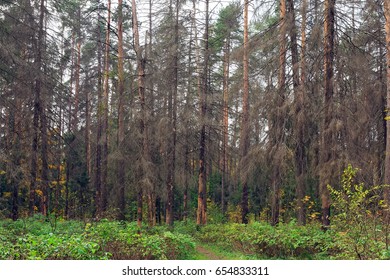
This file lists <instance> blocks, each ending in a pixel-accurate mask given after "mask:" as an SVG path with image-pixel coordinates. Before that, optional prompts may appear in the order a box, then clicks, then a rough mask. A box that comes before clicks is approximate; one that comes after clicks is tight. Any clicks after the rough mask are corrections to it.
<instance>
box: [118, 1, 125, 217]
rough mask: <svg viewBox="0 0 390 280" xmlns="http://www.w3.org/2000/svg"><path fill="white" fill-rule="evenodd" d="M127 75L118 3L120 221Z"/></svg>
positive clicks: (123, 193) (121, 5)
mask: <svg viewBox="0 0 390 280" xmlns="http://www.w3.org/2000/svg"><path fill="white" fill-rule="evenodd" d="M124 79H125V74H124V69H123V4H122V0H119V1H118V138H117V147H118V152H119V153H118V159H117V172H118V174H117V176H118V179H117V180H118V181H117V190H118V209H119V213H118V219H119V220H124V219H125V159H124V152H125V149H124V147H123V145H124V140H125V126H124V108H123V107H124V91H125V87H124V82H125V80H124Z"/></svg>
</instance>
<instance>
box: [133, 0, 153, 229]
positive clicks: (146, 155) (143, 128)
mask: <svg viewBox="0 0 390 280" xmlns="http://www.w3.org/2000/svg"><path fill="white" fill-rule="evenodd" d="M132 12H133V36H134V49H135V53H136V57H137V69H138V71H137V72H138V97H139V100H140V103H141V119H140V135H141V137H142V152H141V157H142V159H141V162H140V164H141V167H140V168H141V173H142V174H141V177H142V179H143V180H142V181H143V182H144V184H143V186H148V188H150V187H151V186H150V183H151V182H150V179H149V178H147V176H148V175H147V170H146V168H147V167H146V166H145V165H146V164H145V163H142V160H143V161H145V162H146V163H149V162H150V152H149V136H148V126H147V124H148V123H147V119H148V114H147V107H146V103H145V59H144V58H143V57H142V50H141V47H140V44H139V31H138V19H137V6H136V3H135V0H132ZM138 188H139V189H138V218H137V220H138V226H139V227H140V226H141V224H142V207H143V193H144V192H143V189H142V186H141V187H138Z"/></svg>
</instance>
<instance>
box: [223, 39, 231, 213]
mask: <svg viewBox="0 0 390 280" xmlns="http://www.w3.org/2000/svg"><path fill="white" fill-rule="evenodd" d="M229 57H230V34H228V36H227V38H226V42H225V50H224V60H223V120H222V126H223V138H222V182H221V209H222V213H223V214H225V212H226V200H225V198H226V187H227V185H228V155H227V149H228V141H229V134H228V132H229V66H230V61H229Z"/></svg>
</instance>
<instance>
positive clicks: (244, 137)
mask: <svg viewBox="0 0 390 280" xmlns="http://www.w3.org/2000/svg"><path fill="white" fill-rule="evenodd" d="M248 8H249V0H245V4H244V57H243V68H244V77H243V93H242V94H243V96H242V103H243V104H242V123H241V139H240V150H241V172H243V171H244V169H245V167H244V166H245V164H244V162H245V161H246V160H247V159H246V157H247V155H248V151H249V144H250V143H249V129H250V127H249V73H248V68H249V58H248ZM241 181H242V201H241V211H242V212H241V220H242V223H244V224H247V223H248V217H247V216H248V213H249V206H248V205H249V202H248V196H249V193H248V192H249V190H248V179H247V176H245V175H244V176H241Z"/></svg>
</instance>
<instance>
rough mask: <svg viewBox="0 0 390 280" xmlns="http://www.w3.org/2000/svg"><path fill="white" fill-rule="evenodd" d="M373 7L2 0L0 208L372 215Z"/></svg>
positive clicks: (380, 116) (383, 73) (383, 89)
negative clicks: (358, 212)
mask: <svg viewBox="0 0 390 280" xmlns="http://www.w3.org/2000/svg"><path fill="white" fill-rule="evenodd" d="M388 6H389V3H388V1H386V0H385V1H380V0H364V1H363V0H362V1H360V0H339V1H337V2H336V1H335V0H324V1H320V0H299V1H298V0H297V1H294V0H280V2H279V1H273V0H271V1H258V0H251V1H249V0H245V1H243V2H239V1H212V0H210V1H208V0H205V1H195V0H194V1H183V0H167V1H165V0H162V1H155V0H148V1H135V0H133V1H132V2H130V1H123V2H122V0H118V1H115V2H112V3H111V1H110V0H108V1H97V0H92V1H86V0H63V1H55V0H48V1H44V0H40V1H38V0H36V1H30V0H15V1H11V0H9V1H8V0H1V1H0V9H1V10H0V217H2V218H12V219H13V220H17V219H19V218H21V217H27V216H33V215H34V214H36V213H42V214H43V215H48V216H49V215H54V216H56V217H63V218H65V219H87V218H88V219H91V218H94V219H97V220H99V219H102V218H110V219H119V220H128V221H136V220H137V221H138V223H139V225H141V223H142V221H144V222H146V223H148V224H149V225H150V226H153V225H156V224H161V223H166V224H168V225H173V224H174V222H175V221H178V220H186V219H192V220H196V223H197V224H198V225H200V224H206V223H207V222H208V221H210V219H214V220H218V221H219V222H226V221H232V222H242V223H248V222H251V221H255V220H262V221H267V222H269V223H271V224H272V225H276V224H278V223H280V222H288V221H290V220H292V219H295V220H296V221H297V223H298V224H299V225H304V224H306V223H307V222H311V221H321V223H322V225H323V227H325V228H326V227H328V226H329V224H330V221H331V216H332V215H333V212H334V211H333V205H334V204H333V203H338V204H337V205H338V206H340V205H342V201H343V199H344V198H345V199H344V202H347V203H346V204H345V205H344V206H346V207H347V206H348V205H349V206H351V207H353V206H354V204H353V203H352V202H356V201H357V202H356V203H358V204H357V208H356V209H359V207H360V206H362V205H363V202H364V203H365V205H366V208H364V209H369V210H370V212H369V214H367V213H368V212H367V213H366V214H367V215H371V216H370V217H374V216H375V217H384V216H386V215H385V214H386V212H387V211H386V209H387V204H386V201H387V199H388V196H387V189H386V184H389V183H390V170H389V169H390V147H389V146H390V145H386V143H390V142H389V141H390V140H389V141H386V139H388V138H390V137H388V136H387V135H388V134H389V133H390V128H388V127H387V123H388V122H387V121H388V119H389V117H387V114H388V110H387V108H388V102H389V101H388V99H389V97H390V86H388V83H389V82H390V77H389V75H390V11H389V9H390V7H388ZM386 14H387V16H386ZM386 19H387V20H386ZM386 31H387V32H386ZM386 35H387V36H386ZM386 58H387V59H386ZM389 135H390V134H389ZM387 149H389V151H388V152H387V153H386V150H387ZM387 162H389V163H387ZM350 165H351V166H353V167H351V166H350ZM355 168H356V169H355ZM344 170H346V171H345V172H344ZM343 172H344V173H343ZM342 174H344V176H342ZM386 174H387V175H386ZM357 182H359V183H361V184H357ZM355 183H356V184H355ZM328 185H330V186H332V188H330V187H328ZM379 186H381V187H379ZM351 191H352V193H359V194H360V197H356V196H355V197H354V196H353V195H352V193H351ZM349 192H350V193H349ZM332 195H333V199H331V198H332ZM351 197H352V198H354V200H353V201H352V202H351V201H349V200H348V199H352V198H351ZM374 198H375V199H377V200H375V202H374ZM359 199H362V200H359ZM348 202H350V203H348ZM351 203H352V204H351ZM359 203H360V204H359ZM338 209H339V210H340V209H341V212H342V208H340V207H339V208H338ZM351 209H352V210H353V209H354V208H351ZM356 209H355V210H356ZM334 210H335V211H337V208H335V209H334ZM339 212H340V211H339ZM370 217H368V218H370ZM385 220H386V219H383V221H382V222H385ZM387 224H388V223H387Z"/></svg>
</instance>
